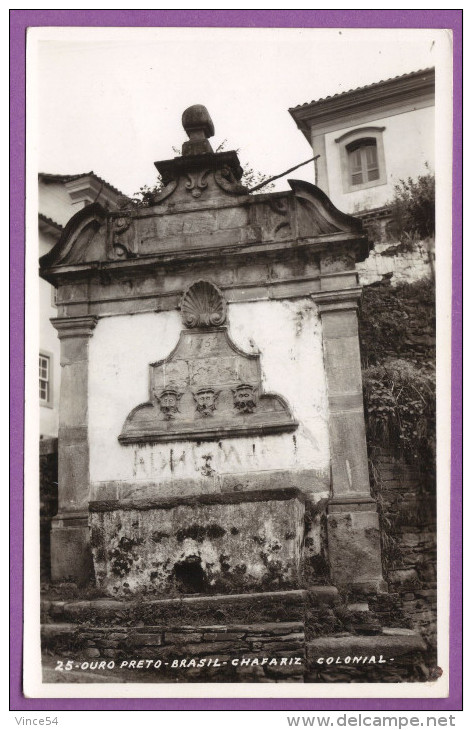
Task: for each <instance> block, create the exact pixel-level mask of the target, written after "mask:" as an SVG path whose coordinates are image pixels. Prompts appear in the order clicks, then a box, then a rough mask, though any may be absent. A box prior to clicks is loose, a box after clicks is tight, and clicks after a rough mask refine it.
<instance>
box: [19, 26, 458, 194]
mask: <svg viewBox="0 0 472 730" xmlns="http://www.w3.org/2000/svg"><path fill="white" fill-rule="evenodd" d="M446 34H447V31H444V30H442V31H441V30H433V29H426V30H407V29H397V30H395V29H388V30H382V29H374V30H359V29H323V30H322V29H259V28H257V29H255V28H244V29H228V28H208V29H206V28H127V29H119V28H114V29H112V28H49V29H48V28H36V29H32V30H30V31H29V36H28V44H29V61H28V79H29V89H30V91H31V89H33V93H29V96H28V98H29V106H28V119H29V124H30V133H32V134H33V135H36V136H35V139H36V146H35V151H36V152H37V160H36V162H37V165H38V170H39V171H41V172H47V173H62V174H75V173H81V172H88V171H90V170H94V172H95V173H96V174H98V175H99V176H100V177H103V178H104V179H105V180H107V181H108V182H109V183H111V184H112V185H114V186H115V187H117V188H119V189H120V190H121V191H122V192H124V193H125V194H126V195H134V194H135V193H136V192H137V191H138V190H139V188H140V187H141V186H142V185H152V184H153V183H154V182H155V178H156V171H155V168H154V164H153V163H154V161H156V160H164V159H169V158H171V157H174V156H175V152H174V151H173V149H172V147H173V146H174V147H178V148H180V147H181V145H182V143H183V142H184V141H185V139H186V134H185V132H184V130H183V128H182V126H181V115H182V112H183V111H184V109H186V108H187V107H188V106H191V105H192V104H204V105H205V106H206V107H207V108H208V110H209V112H210V115H211V117H212V119H213V122H214V125H215V137H213V138H212V140H211V143H212V145H213V148H215V147H216V146H217V145H218V144H219V143H220V142H222V141H223V140H225V139H226V140H227V144H226V148H227V149H238V150H239V156H240V160H241V162H242V163H243V164H250V166H251V167H253V168H254V169H256V170H258V171H260V172H263V173H264V174H270V175H276V174H279V173H281V172H283V171H284V170H286V169H287V168H289V167H292V166H294V165H296V164H298V163H299V162H303V161H304V160H307V159H309V158H310V157H311V156H312V152H311V147H310V145H309V144H308V142H307V140H306V139H305V137H304V136H303V135H302V133H301V132H300V131H299V130H298V129H297V127H296V124H295V122H294V120H293V119H292V117H291V116H290V114H289V113H288V111H287V110H288V109H289V107H293V106H296V105H298V104H303V103H304V102H307V101H311V100H313V99H319V98H322V97H324V96H327V95H332V94H336V93H339V92H342V91H347V90H349V89H352V88H356V87H358V86H364V85H366V84H370V83H374V82H377V81H380V80H382V79H387V78H391V77H392V76H396V75H399V74H403V73H409V72H411V71H416V70H418V69H422V68H428V67H431V66H437V64H438V61H439V62H440V54H441V52H443V51H444V45H445V44H446V45H447V43H448V39H447V36H446ZM36 152H35V154H36ZM290 176H291V177H294V176H295V177H298V178H301V179H305V180H309V181H311V182H313V181H314V171H313V166H312V164H309V165H307V166H305V167H303V168H301V169H300V170H297V172H296V174H295V175H294V174H293V173H292V174H291V175H290ZM287 187H288V185H287V182H286V180H282V181H279V182H278V183H277V185H276V189H279V190H280V189H286V188H287Z"/></svg>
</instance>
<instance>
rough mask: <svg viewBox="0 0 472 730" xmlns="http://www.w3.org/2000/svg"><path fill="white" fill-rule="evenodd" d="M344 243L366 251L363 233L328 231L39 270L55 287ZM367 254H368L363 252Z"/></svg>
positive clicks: (331, 248) (315, 250) (323, 248)
mask: <svg viewBox="0 0 472 730" xmlns="http://www.w3.org/2000/svg"><path fill="white" fill-rule="evenodd" d="M346 244H351V245H354V244H359V246H361V248H365V249H366V251H367V248H366V247H367V243H366V239H365V234H363V233H359V234H348V233H344V232H342V233H334V234H327V235H325V236H317V237H316V238H314V237H310V238H298V239H287V240H281V241H269V242H265V241H260V242H258V243H252V242H251V243H247V242H241V243H235V244H232V245H231V246H227V247H226V248H225V249H224V251H222V250H221V249H217V250H215V249H214V248H208V249H195V248H192V249H182V250H180V251H169V252H164V253H162V254H158V255H154V256H145V257H142V258H132V259H125V260H123V261H119V260H117V261H102V262H100V264H99V265H97V264H96V263H93V262H92V263H78V264H69V265H58V266H51V267H45V268H43V269H42V271H41V276H42V278H43V279H46V281H49V283H51V284H54V285H55V286H57V281H58V279H61V280H63V281H64V280H67V279H70V280H74V279H86V278H88V277H89V276H95V275H96V273H97V269H100V271H101V272H103V274H105V275H106V272H109V273H110V274H116V275H120V273H122V274H123V275H127V274H129V273H132V272H136V273H137V272H139V271H142V272H143V273H144V272H145V271H146V269H156V267H162V269H163V271H165V270H169V271H170V270H172V269H175V268H176V267H177V266H183V265H191V264H193V263H197V262H205V263H213V262H218V261H221V260H222V256H224V261H225V262H226V263H228V262H229V261H230V260H234V261H235V262H236V261H237V260H238V259H240V258H241V257H247V256H251V257H252V258H257V257H262V258H264V257H266V256H268V255H275V254H277V253H279V252H280V253H282V252H283V253H284V254H286V256H287V257H292V255H293V253H294V252H296V251H300V250H302V249H304V250H306V251H307V252H310V253H311V254H318V253H321V252H323V251H330V252H334V251H336V250H337V249H338V248H339V247H342V246H345V245H346ZM366 255H367V254H366ZM364 258H365V255H364V256H361V257H359V260H360V261H361V260H364Z"/></svg>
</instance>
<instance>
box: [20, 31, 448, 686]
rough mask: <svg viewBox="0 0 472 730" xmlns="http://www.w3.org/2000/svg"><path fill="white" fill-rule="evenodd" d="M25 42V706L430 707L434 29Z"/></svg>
mask: <svg viewBox="0 0 472 730" xmlns="http://www.w3.org/2000/svg"><path fill="white" fill-rule="evenodd" d="M27 53H28V56H27V145H28V146H27V175H28V176H27V249H26V251H27V254H26V255H27V279H26V308H27V314H26V322H27V333H26V350H27V366H28V368H29V370H28V377H27V380H28V384H27V390H26V430H27V451H26V453H27V461H26V481H25V485H26V486H25V499H26V531H25V532H26V540H25V551H26V552H25V560H26V570H27V576H28V578H27V580H26V583H25V606H26V608H25V611H26V615H25V657H26V658H27V661H25V670H24V671H25V674H24V681H25V688H26V689H25V692H26V695H27V696H29V697H123V696H125V695H124V687H123V685H127V687H126V697H157V696H166V697H167V696H175V697H177V696H189V697H196V696H199V695H200V696H210V697H212V696H220V697H226V696H233V697H239V696H249V697H250V696H252V697H275V696H280V697H289V696H290V697H324V696H327V695H326V693H327V692H330V693H331V694H330V695H329V696H339V697H343V696H351V697H357V696H359V697H385V696H388V697H444V696H447V692H448V628H447V627H448V610H449V609H448V600H449V599H448V559H449V534H448V525H449V522H448V514H449V513H448V510H449V489H450V485H449V446H450V443H449V435H450V425H449V418H450V416H449V412H448V406H447V402H448V397H449V390H448V388H449V381H448V378H449V374H450V357H449V344H448V337H450V329H449V328H450V321H449V319H448V316H447V311H448V302H449V300H450V296H451V293H450V292H451V281H450V278H451V210H450V196H451V171H450V168H451V159H452V152H451V150H452V48H451V38H450V34H449V32H448V31H447V30H440V29H439V30H434V29H395V28H392V29H370V30H369V29H365V30H362V29H354V28H330V29H321V28H318V29H317V28H311V29H308V28H306V29H305V28H301V29H290V28H271V29H270V28H267V29H264V28H84V27H82V28H67V27H59V28H52V27H44V28H31V29H30V30H29V31H28V39H27ZM38 353H39V398H38V395H37V393H38V384H37V377H38V376H37V372H38V371H37V369H36V368H37V365H36V363H37V362H38V360H37V358H38ZM38 464H39V468H38ZM438 556H439V559H438ZM39 607H40V610H39ZM39 616H40V619H39ZM39 635H40V637H41V638H40V641H39V638H38V637H39ZM202 685H204V686H205V693H204V694H203V688H202ZM333 687H334V689H333ZM333 692H334V694H333Z"/></svg>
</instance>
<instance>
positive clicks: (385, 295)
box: [360, 280, 436, 485]
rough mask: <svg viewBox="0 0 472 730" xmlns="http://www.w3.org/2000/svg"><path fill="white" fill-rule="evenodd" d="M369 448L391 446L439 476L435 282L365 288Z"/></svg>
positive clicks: (363, 327)
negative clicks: (437, 471)
mask: <svg viewBox="0 0 472 730" xmlns="http://www.w3.org/2000/svg"><path fill="white" fill-rule="evenodd" d="M360 339H361V352H362V361H363V368H364V373H363V375H364V378H363V379H364V397H365V412H366V425H367V442H368V445H369V450H370V452H371V455H372V452H373V449H375V447H380V448H387V449H389V450H390V451H392V452H393V453H398V454H401V455H402V456H403V457H404V458H405V459H406V460H407V461H408V462H409V463H411V464H414V465H415V466H417V467H418V468H419V469H420V470H421V472H422V474H423V475H424V477H425V481H426V482H428V483H429V484H430V485H433V484H434V478H435V461H436V458H435V457H436V451H435V441H436V421H435V411H436V397H435V298H434V283H433V282H432V281H431V280H422V281H418V282H415V283H413V284H401V285H399V286H396V287H392V286H391V285H390V283H389V282H388V281H382V282H380V283H379V284H375V285H372V286H369V287H365V288H364V296H363V303H362V312H361V318H360Z"/></svg>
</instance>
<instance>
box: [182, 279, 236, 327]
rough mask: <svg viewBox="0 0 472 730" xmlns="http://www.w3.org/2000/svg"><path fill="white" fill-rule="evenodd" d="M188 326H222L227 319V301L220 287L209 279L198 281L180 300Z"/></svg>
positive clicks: (184, 321)
mask: <svg viewBox="0 0 472 730" xmlns="http://www.w3.org/2000/svg"><path fill="white" fill-rule="evenodd" d="M180 309H181V312H182V321H183V323H184V325H185V326H186V327H188V328H189V329H193V328H194V327H221V325H223V324H224V322H225V320H226V302H225V300H224V298H223V294H222V293H221V292H220V290H219V289H218V287H216V286H215V285H214V284H211V283H210V282H209V281H204V280H200V281H196V282H195V283H194V284H192V285H191V286H190V287H189V288H188V289H187V290H186V291H185V293H184V295H183V297H182V300H181V302H180Z"/></svg>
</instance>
